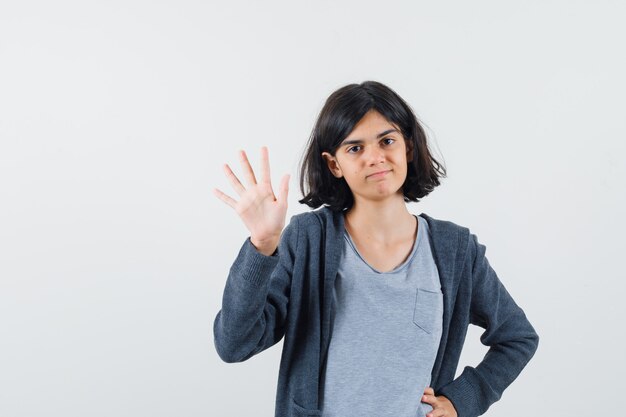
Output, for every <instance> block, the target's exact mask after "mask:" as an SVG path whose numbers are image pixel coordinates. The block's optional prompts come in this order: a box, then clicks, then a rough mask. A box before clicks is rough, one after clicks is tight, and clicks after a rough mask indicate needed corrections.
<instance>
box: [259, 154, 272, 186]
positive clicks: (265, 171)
mask: <svg viewBox="0 0 626 417" xmlns="http://www.w3.org/2000/svg"><path fill="white" fill-rule="evenodd" d="M261 181H262V182H264V183H267V184H270V183H271V180H270V157H269V151H268V149H267V146H262V147H261ZM270 186H271V184H270Z"/></svg>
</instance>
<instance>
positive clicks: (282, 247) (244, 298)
mask: <svg viewBox="0 0 626 417" xmlns="http://www.w3.org/2000/svg"><path fill="white" fill-rule="evenodd" d="M297 242H298V218H297V216H293V217H292V218H291V221H290V222H289V224H288V225H287V227H286V228H285V229H284V230H283V232H282V234H281V237H280V242H279V244H278V249H277V252H274V254H273V255H272V256H266V255H263V254H262V253H260V252H259V251H258V250H257V249H256V248H255V247H254V245H253V244H252V243H251V242H250V237H248V238H246V240H245V242H244V243H243V245H242V247H241V249H240V250H239V253H238V255H237V257H236V259H235V261H234V262H233V264H232V266H231V268H230V271H229V274H228V277H227V279H226V285H225V287H224V294H223V296H222V308H221V310H220V311H218V313H217V315H216V317H215V320H214V322H213V342H214V344H215V349H216V351H217V353H218V355H219V356H220V358H221V359H222V360H223V361H224V362H228V363H232V362H243V361H245V360H247V359H249V358H250V357H252V356H254V355H256V354H257V353H259V352H262V351H263V350H265V349H267V348H269V347H270V346H273V345H275V344H276V343H278V342H279V341H280V340H281V339H282V337H283V336H284V334H285V322H286V320H287V307H288V304H289V291H290V288H291V276H292V272H293V265H294V259H295V254H296V253H297Z"/></svg>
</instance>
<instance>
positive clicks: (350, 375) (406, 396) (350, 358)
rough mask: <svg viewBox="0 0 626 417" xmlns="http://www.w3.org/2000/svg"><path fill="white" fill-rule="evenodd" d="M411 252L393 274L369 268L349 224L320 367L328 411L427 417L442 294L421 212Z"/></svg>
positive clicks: (342, 416)
mask: <svg viewBox="0 0 626 417" xmlns="http://www.w3.org/2000/svg"><path fill="white" fill-rule="evenodd" d="M415 217H416V218H417V219H418V230H417V236H416V239H415V242H414V244H413V248H412V251H411V253H410V255H409V256H408V257H407V259H406V260H405V261H404V262H403V263H402V264H401V265H398V266H397V267H396V268H394V269H393V270H392V271H389V272H380V271H377V270H376V269H374V268H373V267H371V266H370V265H369V264H368V263H367V262H366V261H365V260H364V259H363V258H362V257H361V255H360V254H359V252H358V250H357V249H356V245H355V244H354V241H353V240H352V238H351V237H350V235H349V233H348V232H347V230H345V229H344V237H345V239H344V243H345V244H344V245H343V251H342V255H341V261H340V265H339V270H338V275H337V279H336V281H335V287H334V291H333V306H332V308H331V328H332V330H331V339H330V345H329V351H328V359H327V362H326V366H325V367H324V368H323V369H322V378H321V383H322V388H321V390H322V393H323V394H322V395H323V396H322V399H321V404H322V415H323V417H350V416H359V417H362V416H376V417H384V416H389V417H391V416H393V417H424V416H425V415H426V413H428V412H430V411H431V410H432V407H431V406H430V405H429V404H427V403H422V402H421V398H422V395H423V393H424V389H425V388H426V387H428V386H429V384H430V382H431V381H430V377H431V371H432V367H433V364H434V362H435V356H436V354H437V350H438V348H439V342H440V339H441V331H442V319H443V295H442V293H441V286H440V282H439V273H438V271H437V266H436V264H435V261H434V259H433V256H432V253H431V250H430V244H429V241H428V239H429V236H428V235H429V232H428V224H427V222H426V220H425V219H424V218H422V217H420V216H415Z"/></svg>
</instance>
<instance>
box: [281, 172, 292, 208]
mask: <svg viewBox="0 0 626 417" xmlns="http://www.w3.org/2000/svg"><path fill="white" fill-rule="evenodd" d="M290 178H291V175H289V174H287V175H284V176H283V178H282V180H281V181H280V194H279V195H278V200H279V201H280V202H281V203H285V204H286V203H287V195H288V194H289V179H290Z"/></svg>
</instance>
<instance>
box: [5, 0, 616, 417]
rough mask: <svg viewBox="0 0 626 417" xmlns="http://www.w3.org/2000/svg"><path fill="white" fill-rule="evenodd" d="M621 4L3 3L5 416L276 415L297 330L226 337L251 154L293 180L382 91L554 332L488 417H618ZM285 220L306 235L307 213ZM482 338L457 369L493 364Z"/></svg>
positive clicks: (518, 296)
mask: <svg viewBox="0 0 626 417" xmlns="http://www.w3.org/2000/svg"><path fill="white" fill-rule="evenodd" d="M625 17H626V6H624V4H623V3H622V2H619V1H594V2H591V1H541V2H539V1H537V2H530V3H529V2H510V1H509V2H507V1H482V2H481V1H479V2H465V1H456V2H437V3H436V4H435V2H426V1H417V2H416V1H406V2H398V1H385V2H365V1H363V0H360V1H316V2H296V1H284V2H270V1H264V2H255V1H245V2H241V1H240V2H226V1H220V2H211V1H159V2H148V1H128V0H126V1H90V2H85V1H75V2H69V1H58V2H44V1H39V2H28V1H24V2H21V1H20V2H18V1H12V2H10V1H3V2H2V3H0V139H1V141H0V200H1V201H0V416H2V417H26V416H59V417H61V416H62V417H74V416H76V417H79V416H80V417H83V416H94V417H96V416H107V417H109V416H129V417H130V416H132V417H136V416H153V417H156V416H244V415H259V416H270V415H273V412H274V401H275V394H276V380H277V376H278V365H279V360H280V351H281V348H282V341H281V342H280V343H279V344H278V345H276V346H274V347H272V348H270V349H268V350H266V351H264V352H262V353H261V354H259V355H257V356H254V357H253V358H252V359H250V360H248V361H246V362H243V363H237V364H226V363H224V362H222V361H221V360H220V358H219V357H218V355H217V353H216V351H215V347H214V345H213V333H212V325H213V320H214V318H215V315H216V314H217V312H218V311H219V309H220V307H221V296H222V291H223V288H224V283H225V281H226V276H227V274H228V270H229V268H230V266H231V264H232V262H233V261H234V259H235V256H236V254H237V252H238V250H239V248H240V247H241V245H242V243H243V242H244V239H245V238H246V237H247V236H248V233H247V230H246V229H245V227H244V225H243V223H242V222H241V221H240V219H239V218H238V217H237V215H236V213H235V212H234V211H233V210H232V209H231V208H230V207H228V206H227V205H226V204H224V203H223V202H221V201H220V200H218V199H217V198H216V197H215V196H214V195H213V194H212V193H211V189H212V188H213V187H217V188H219V189H221V190H223V191H225V192H226V193H228V194H230V195H231V196H233V197H235V196H236V193H235V192H234V191H233V189H232V188H231V187H230V185H229V183H228V181H227V180H226V178H225V176H224V174H223V171H222V164H223V163H229V164H230V165H231V166H232V167H233V169H235V172H236V174H238V175H239V174H240V173H241V170H240V166H239V163H238V159H237V150H238V149H245V150H246V151H247V152H248V153H249V155H250V159H251V162H252V164H253V167H254V168H255V169H258V161H259V150H260V147H261V146H262V145H267V146H268V147H269V151H270V163H271V166H272V178H273V181H274V184H275V189H277V188H278V187H277V185H278V181H279V179H280V177H281V176H282V175H283V174H285V173H290V174H291V175H292V177H291V181H290V191H289V211H288V219H289V218H290V217H291V216H292V215H293V214H296V213H300V212H303V211H306V210H309V208H308V207H307V206H304V205H301V204H299V203H298V202H297V200H298V199H300V198H301V194H300V192H299V189H298V179H299V178H298V164H299V159H300V156H301V154H302V151H303V150H304V146H305V143H306V140H307V139H308V136H309V134H310V131H311V129H312V127H313V124H314V122H315V118H316V116H317V113H318V112H319V110H320V109H321V107H322V105H323V103H324V100H325V99H326V98H327V96H328V95H329V94H330V93H331V92H332V91H334V90H336V89H337V88H339V87H341V86H343V85H345V84H348V83H360V82H362V81H365V80H369V79H372V80H377V81H381V82H383V83H385V84H387V85H388V86H389V87H391V88H393V89H394V90H395V91H396V92H398V93H399V94H400V95H401V96H402V97H403V98H404V99H405V100H406V101H407V102H408V103H409V104H410V105H411V106H412V107H413V109H414V110H415V112H416V114H417V115H418V117H419V118H420V120H422V121H423V122H424V124H425V126H426V129H427V132H428V135H429V140H430V141H431V142H430V143H431V149H433V151H434V152H435V155H436V156H440V157H441V160H442V161H443V162H444V164H445V167H446V168H447V170H448V178H446V179H444V180H443V183H442V185H441V186H440V187H438V188H436V189H435V191H434V192H433V193H432V194H431V195H430V196H428V197H427V198H425V199H424V200H423V201H422V202H420V203H411V204H410V205H409V206H408V208H409V210H410V211H411V212H413V213H416V214H419V213H427V214H429V215H431V216H433V217H435V218H439V219H446V220H451V221H454V222H456V223H458V224H461V225H464V226H466V227H469V228H470V230H471V231H472V232H474V233H476V234H477V235H478V237H479V241H481V242H482V243H484V244H485V245H486V246H487V257H488V259H489V261H490V263H491V265H492V266H493V267H494V269H495V270H496V271H497V273H498V276H499V277H500V279H501V280H502V282H503V283H504V284H505V286H506V287H507V289H508V290H509V292H510V293H511V294H512V295H513V297H514V298H515V300H516V302H517V303H518V304H519V305H520V306H522V308H523V309H524V311H525V312H526V314H527V316H528V318H529V320H530V321H531V323H532V324H533V325H534V326H535V328H536V330H537V332H538V333H539V335H540V337H541V340H540V344H539V349H538V351H537V353H536V355H535V357H534V358H533V359H532V360H531V362H530V363H529V365H528V366H527V367H526V368H525V369H524V371H523V372H522V374H520V377H519V378H518V379H517V380H516V381H515V382H514V383H513V384H512V385H511V386H510V387H509V388H508V389H507V390H506V391H505V392H504V395H503V397H502V399H501V400H500V401H499V402H497V403H495V404H494V405H493V406H492V407H491V408H490V410H489V411H488V412H487V415H491V416H509V417H515V416H520V417H521V416H527V415H529V414H531V413H532V414H536V415H550V416H583V415H592V414H593V415H615V413H618V414H619V412H620V411H619V407H621V406H622V398H623V393H622V391H623V390H622V388H623V379H622V378H623V374H624V372H625V371H626V366H625V361H624V354H623V350H624V348H623V343H624V341H625V340H624V323H623V322H624V319H625V318H626V317H625V316H626V314H625V307H624V305H625V302H624V299H623V298H624V296H623V292H624V289H625V286H624V280H625V279H626V274H625V272H624V269H623V268H622V263H623V259H624V258H623V257H624V254H623V250H624V246H625V244H624V242H625V240H624V236H626V227H625V223H626V222H625V221H624V217H623V216H624V212H625V210H626V204H625V198H624V189H625V186H626V181H625V180H626V172H625V171H626V164H624V155H625V154H626V144H625V139H626V135H625V134H626V123H625V121H624V120H625V117H624V110H625V98H624V97H625V95H626V82H625V81H624V74H626V54H624V52H623V51H624V42H623V40H624V39H625V38H626V29H625V27H624V24H623V23H624V19H625ZM288 219H287V220H288ZM480 334H481V329H479V328H476V327H474V326H471V327H470V330H469V334H468V339H467V342H466V345H465V349H464V351H463V355H462V357H461V364H460V366H459V371H460V370H461V369H462V367H463V366H465V365H471V366H475V365H476V364H477V363H478V362H479V361H480V360H481V358H482V356H483V355H484V353H485V352H486V347H485V346H483V345H481V344H480V341H479V336H480Z"/></svg>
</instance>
